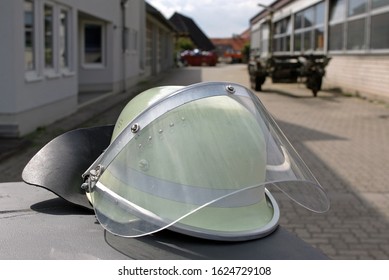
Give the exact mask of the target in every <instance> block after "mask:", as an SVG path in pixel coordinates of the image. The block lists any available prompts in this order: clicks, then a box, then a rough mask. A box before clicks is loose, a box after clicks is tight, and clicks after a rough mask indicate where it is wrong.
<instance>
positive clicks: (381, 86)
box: [251, 0, 389, 101]
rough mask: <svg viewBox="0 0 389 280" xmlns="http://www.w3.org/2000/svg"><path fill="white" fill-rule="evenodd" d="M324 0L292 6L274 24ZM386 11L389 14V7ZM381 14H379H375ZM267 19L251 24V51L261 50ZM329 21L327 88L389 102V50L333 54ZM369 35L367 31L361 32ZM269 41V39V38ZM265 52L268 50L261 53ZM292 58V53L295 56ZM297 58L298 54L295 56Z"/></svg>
mask: <svg viewBox="0 0 389 280" xmlns="http://www.w3.org/2000/svg"><path fill="white" fill-rule="evenodd" d="M321 1H322V0H312V1H311V0H296V1H293V2H292V3H291V4H289V5H286V6H284V7H282V8H281V9H278V10H276V11H274V14H273V22H277V21H278V20H280V19H282V18H284V17H287V16H291V15H293V14H295V13H297V12H299V11H302V10H304V9H306V8H308V7H310V6H312V5H314V4H317V3H319V2H321ZM324 2H325V7H326V11H325V16H326V17H328V16H329V11H328V8H329V6H330V5H329V3H330V1H329V0H324ZM384 9H386V11H387V9H388V8H387V7H386V8H385V7H384ZM374 12H377V11H374ZM267 19H268V17H266V18H254V20H253V21H252V22H251V31H252V32H253V33H252V35H251V36H252V37H251V50H252V51H256V50H258V49H260V46H261V40H262V39H263V38H262V37H261V35H260V32H259V30H260V27H259V26H258V25H261V24H262V23H264V22H265V21H266V20H267ZM327 24H328V19H326V20H325V27H324V29H325V30H324V34H325V38H324V46H325V47H324V51H322V53H324V54H327V55H328V56H329V57H332V59H331V61H330V63H329V65H328V66H327V68H326V76H325V78H324V80H323V88H325V89H334V88H336V89H338V90H341V91H342V92H345V93H350V94H357V95H360V96H365V97H373V98H378V99H381V100H385V101H386V100H389V79H388V77H389V51H388V49H384V50H380V51H379V52H378V53H375V51H374V50H373V51H371V50H366V51H360V52H359V53H355V52H354V53H353V51H350V50H342V51H334V52H331V51H329V50H328V49H327V48H328V46H327V45H328V28H327V26H326V25H327ZM388 28H389V24H388ZM361 32H365V30H361ZM265 39H266V38H265ZM261 51H262V52H264V50H261ZM291 54H292V52H291ZM293 54H298V52H294V53H293Z"/></svg>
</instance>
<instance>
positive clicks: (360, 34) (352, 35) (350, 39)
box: [347, 18, 366, 50]
mask: <svg viewBox="0 0 389 280" xmlns="http://www.w3.org/2000/svg"><path fill="white" fill-rule="evenodd" d="M365 22H366V21H365V19H364V18H363V19H358V20H353V21H349V22H348V28H347V29H348V32H347V49H348V50H362V49H365V48H366V45H365Z"/></svg>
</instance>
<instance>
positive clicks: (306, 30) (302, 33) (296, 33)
mask: <svg viewBox="0 0 389 280" xmlns="http://www.w3.org/2000/svg"><path fill="white" fill-rule="evenodd" d="M325 2H326V1H320V2H317V3H315V4H313V5H311V6H308V7H305V8H304V9H302V10H300V11H297V12H296V13H294V15H293V23H294V26H293V32H292V34H291V36H293V41H292V42H293V44H292V52H293V53H295V54H303V53H312V54H322V53H324V52H325V50H326V46H325V38H324V37H325V30H326V20H325V17H326V5H325ZM319 5H322V6H323V9H322V11H323V13H324V14H323V15H322V16H321V17H320V18H323V19H324V20H322V21H321V22H318V18H319V17H318V8H317V7H318V6H319ZM305 13H310V14H311V15H312V19H313V22H312V24H310V25H306V24H305V22H306V18H305V16H304V15H305ZM297 18H299V19H300V24H299V25H298V26H300V27H298V28H296V19H297ZM320 29H321V30H323V40H322V42H323V43H322V46H321V47H318V46H317V44H316V43H317V42H316V32H317V30H320ZM307 34H308V36H307ZM306 37H308V40H307V39H306ZM297 38H298V39H297ZM297 42H300V49H296V47H297V45H296V44H297ZM307 42H308V44H309V47H308V48H305V45H306V43H307Z"/></svg>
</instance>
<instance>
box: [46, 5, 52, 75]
mask: <svg viewBox="0 0 389 280" xmlns="http://www.w3.org/2000/svg"><path fill="white" fill-rule="evenodd" d="M53 36H54V33H53V7H52V6H49V5H44V40H45V59H44V60H45V68H53V67H54V56H53V49H54V45H53V43H54V40H53Z"/></svg>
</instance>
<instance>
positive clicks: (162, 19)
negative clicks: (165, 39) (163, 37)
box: [145, 2, 177, 32]
mask: <svg viewBox="0 0 389 280" xmlns="http://www.w3.org/2000/svg"><path fill="white" fill-rule="evenodd" d="M145 3H146V13H148V14H150V15H152V16H153V17H155V18H156V19H157V20H158V21H159V22H160V23H162V24H163V25H165V26H166V27H167V28H169V29H171V30H172V31H174V32H177V29H176V27H175V26H174V25H173V24H172V23H171V22H170V21H169V20H167V19H166V18H165V17H164V16H163V15H162V13H161V12H160V11H158V10H157V9H156V8H154V7H153V6H151V5H150V4H149V3H147V2H145Z"/></svg>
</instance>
